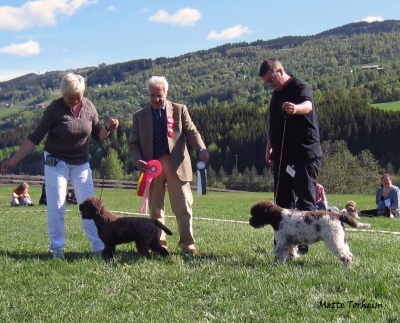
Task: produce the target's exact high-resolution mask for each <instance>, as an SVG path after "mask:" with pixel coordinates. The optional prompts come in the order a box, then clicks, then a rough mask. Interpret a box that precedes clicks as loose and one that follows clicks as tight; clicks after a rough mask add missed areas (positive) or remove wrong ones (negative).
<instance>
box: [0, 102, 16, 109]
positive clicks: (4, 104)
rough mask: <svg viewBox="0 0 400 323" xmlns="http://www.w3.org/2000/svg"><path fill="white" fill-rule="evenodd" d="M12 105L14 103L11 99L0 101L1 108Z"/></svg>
mask: <svg viewBox="0 0 400 323" xmlns="http://www.w3.org/2000/svg"><path fill="white" fill-rule="evenodd" d="M13 106H14V103H12V102H11V101H1V102H0V107H2V108H12V107H13Z"/></svg>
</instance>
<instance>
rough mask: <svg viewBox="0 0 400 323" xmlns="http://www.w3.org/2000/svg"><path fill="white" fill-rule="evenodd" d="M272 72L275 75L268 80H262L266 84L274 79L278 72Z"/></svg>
mask: <svg viewBox="0 0 400 323" xmlns="http://www.w3.org/2000/svg"><path fill="white" fill-rule="evenodd" d="M274 73H275V75H274V76H273V77H271V78H270V79H269V80H265V81H264V82H265V83H266V84H271V83H272V82H273V81H274V80H275V78H276V76H277V75H278V72H274Z"/></svg>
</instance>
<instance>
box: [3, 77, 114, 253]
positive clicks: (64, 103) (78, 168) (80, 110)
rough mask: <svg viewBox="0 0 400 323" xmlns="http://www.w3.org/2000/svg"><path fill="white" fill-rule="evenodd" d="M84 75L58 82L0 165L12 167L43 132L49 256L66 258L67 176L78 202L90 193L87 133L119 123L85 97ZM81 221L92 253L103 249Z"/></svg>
mask: <svg viewBox="0 0 400 323" xmlns="http://www.w3.org/2000/svg"><path fill="white" fill-rule="evenodd" d="M84 92H85V80H84V78H83V77H82V76H80V75H77V74H73V73H69V74H67V75H65V76H64V77H63V79H62V81H61V94H62V97H60V98H58V99H56V100H54V101H53V102H51V104H50V105H49V106H48V107H47V108H46V110H45V111H44V113H43V116H42V118H41V120H40V122H39V124H38V125H37V126H36V128H35V130H34V131H33V132H32V133H31V134H29V135H28V137H27V138H26V139H25V140H24V142H23V143H22V145H21V147H20V148H19V150H18V151H17V152H16V153H15V154H14V155H13V156H12V157H11V158H10V159H8V160H6V161H5V162H3V164H2V165H1V173H2V174H3V175H4V174H6V173H8V172H9V171H10V170H12V169H13V168H14V167H15V166H16V165H17V164H18V163H19V162H20V161H21V160H22V159H23V158H24V157H25V156H26V155H28V154H29V153H30V152H31V151H32V150H33V149H34V148H35V147H36V146H37V145H38V144H39V143H40V142H41V141H42V139H43V138H44V137H45V136H46V134H47V137H46V140H45V143H44V177H45V187H46V198H47V228H48V233H49V238H50V249H51V250H52V252H53V258H55V259H63V258H64V246H65V239H66V237H65V223H64V216H65V204H66V191H67V184H68V180H70V181H71V184H72V186H73V188H74V191H75V194H76V198H77V201H78V203H82V202H83V201H84V200H85V199H86V198H87V197H89V196H93V195H94V187H93V178H92V170H91V168H90V165H89V143H88V138H89V136H90V135H91V136H92V137H93V138H94V140H96V141H103V140H105V139H106V138H107V137H108V135H109V134H110V132H111V131H113V130H114V129H116V128H117V127H118V125H119V122H118V120H117V119H113V118H110V119H109V121H108V123H107V124H105V125H102V124H101V123H100V122H99V118H98V114H97V111H96V108H95V106H94V105H93V103H92V102H91V101H90V100H88V99H87V98H85V97H84V96H83V94H84ZM82 226H83V229H84V231H85V233H86V236H87V237H88V238H89V240H90V242H91V245H92V248H93V250H94V252H95V254H100V252H101V251H102V250H103V249H104V245H103V242H102V241H101V240H100V238H99V237H98V235H97V228H96V226H95V224H94V222H93V221H92V220H82Z"/></svg>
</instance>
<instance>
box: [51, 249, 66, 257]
mask: <svg viewBox="0 0 400 323" xmlns="http://www.w3.org/2000/svg"><path fill="white" fill-rule="evenodd" d="M53 259H64V251H62V250H54V251H53Z"/></svg>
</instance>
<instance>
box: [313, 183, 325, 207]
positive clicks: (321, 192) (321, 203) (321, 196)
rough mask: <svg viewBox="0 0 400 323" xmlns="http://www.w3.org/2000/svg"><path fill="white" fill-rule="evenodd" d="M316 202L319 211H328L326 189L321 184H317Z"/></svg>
mask: <svg viewBox="0 0 400 323" xmlns="http://www.w3.org/2000/svg"><path fill="white" fill-rule="evenodd" d="M315 202H316V205H317V210H328V200H327V198H326V194H325V189H324V187H323V186H322V185H321V184H320V183H317V184H316V186H315Z"/></svg>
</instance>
